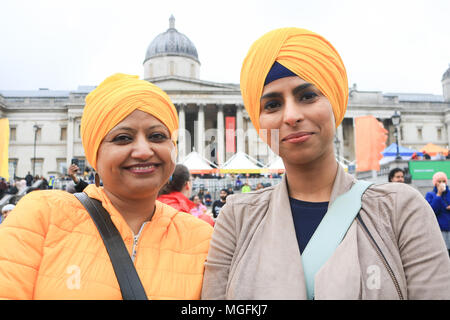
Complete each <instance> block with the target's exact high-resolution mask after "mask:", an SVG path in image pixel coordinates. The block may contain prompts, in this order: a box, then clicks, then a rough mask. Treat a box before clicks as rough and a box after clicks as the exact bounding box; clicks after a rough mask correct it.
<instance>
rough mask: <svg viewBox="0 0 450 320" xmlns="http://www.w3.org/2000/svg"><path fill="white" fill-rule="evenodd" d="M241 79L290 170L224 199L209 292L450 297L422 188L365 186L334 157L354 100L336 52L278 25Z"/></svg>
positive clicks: (227, 295) (253, 52)
mask: <svg viewBox="0 0 450 320" xmlns="http://www.w3.org/2000/svg"><path fill="white" fill-rule="evenodd" d="M240 85H241V92H242V97H243V100H244V105H245V108H246V109H247V111H248V114H249V116H250V119H251V121H252V123H253V125H254V127H255V128H256V130H257V131H258V133H259V135H260V136H261V138H262V139H263V140H264V141H265V142H266V143H267V144H268V145H269V146H270V148H271V149H272V150H273V151H274V152H275V153H277V154H278V155H279V156H280V157H281V158H282V159H283V162H284V166H285V168H286V174H285V175H284V177H283V179H282V182H281V183H279V184H278V185H276V186H274V187H270V188H264V189H261V190H258V191H255V192H251V193H246V194H241V195H234V196H230V197H228V198H227V204H226V205H225V206H224V207H223V208H222V210H221V213H220V215H219V218H218V220H217V221H216V224H215V228H214V233H213V237H212V240H211V246H210V250H209V253H208V257H207V262H206V264H205V277H204V282H203V291H202V298H203V299H450V261H449V259H448V254H447V251H446V247H445V244H444V241H443V239H442V236H441V234H440V232H439V227H438V224H437V222H436V218H435V216H434V214H433V211H432V210H431V208H430V206H429V205H428V204H427V202H426V201H425V199H424V198H423V197H422V195H421V194H420V193H419V192H417V191H416V190H415V189H413V188H411V187H410V186H408V185H406V184H400V183H399V184H394V183H390V184H382V185H374V184H370V183H367V182H364V181H358V180H356V179H355V178H354V177H353V176H351V175H350V174H348V173H346V172H345V171H344V169H343V168H342V167H341V166H340V165H339V164H338V163H337V161H336V159H335V155H334V149H333V140H334V135H335V132H336V128H337V126H339V124H340V123H341V122H342V119H343V118H344V114H345V111H346V108H347V101H348V84H347V75H346V71H345V67H344V64H343V62H342V59H341V58H340V56H339V54H338V52H337V51H336V50H335V48H334V47H333V46H332V45H331V44H330V43H329V42H328V41H327V40H326V39H324V38H323V37H322V36H320V35H318V34H316V33H314V32H311V31H308V30H305V29H299V28H283V29H277V30H273V31H271V32H269V33H267V34H265V35H264V36H262V37H261V38H260V39H258V40H257V41H256V42H255V43H254V44H253V45H252V46H251V48H250V50H249V52H248V54H247V57H246V58H245V60H244V63H243V66H242V70H241V83H240Z"/></svg>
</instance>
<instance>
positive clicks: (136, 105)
mask: <svg viewBox="0 0 450 320" xmlns="http://www.w3.org/2000/svg"><path fill="white" fill-rule="evenodd" d="M135 110H141V111H144V112H147V113H149V114H151V115H152V116H154V117H155V118H157V119H158V120H159V121H161V122H162V123H163V124H164V125H165V126H166V127H167V128H168V129H169V132H170V135H171V139H172V141H173V142H174V144H176V139H177V135H176V131H177V129H178V114H177V110H176V108H175V106H174V105H173V103H172V101H171V100H170V98H169V96H168V95H167V94H166V93H165V92H164V91H163V90H161V89H160V88H158V87H157V86H155V85H154V84H152V83H150V82H148V81H145V80H139V77H138V76H132V75H126V74H122V73H116V74H114V75H112V76H110V77H108V78H106V79H105V80H104V81H103V82H102V83H101V84H100V85H99V86H98V87H97V88H95V89H94V90H93V91H92V92H91V93H89V94H88V95H87V97H86V105H85V107H84V110H83V116H82V118H81V139H82V142H83V147H84V152H85V154H86V159H87V160H88V161H89V163H90V164H91V165H92V167H93V168H94V169H97V151H98V148H99V146H100V143H101V142H102V140H103V138H104V137H105V136H106V135H107V134H108V132H109V131H110V130H111V129H112V128H114V127H115V126H116V125H117V124H118V123H119V122H121V121H122V120H123V119H125V118H126V117H127V116H128V115H130V114H131V113H132V112H133V111H135Z"/></svg>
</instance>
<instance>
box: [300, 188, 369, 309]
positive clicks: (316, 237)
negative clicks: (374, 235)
mask: <svg viewBox="0 0 450 320" xmlns="http://www.w3.org/2000/svg"><path fill="white" fill-rule="evenodd" d="M372 184H373V182H368V181H357V182H356V183H355V184H354V185H353V186H352V188H351V189H350V190H349V191H348V192H346V193H344V194H343V195H340V196H339V197H338V198H336V200H335V201H334V202H333V203H332V205H331V206H330V208H329V209H328V211H327V213H326V214H325V216H324V217H323V219H322V221H321V222H320V224H319V226H318V227H317V229H316V231H315V232H314V234H313V235H312V237H311V239H310V240H309V242H308V244H307V246H306V248H305V250H303V253H302V263H303V270H304V273H305V282H306V294H307V297H308V300H312V299H314V277H315V275H316V273H317V271H318V270H319V269H320V268H321V267H322V265H324V264H325V262H326V261H327V260H328V259H329V258H330V257H331V255H332V254H333V252H334V251H335V250H336V248H337V247H338V246H339V244H340V243H341V241H342V239H343V238H344V236H345V234H346V233H347V230H348V228H350V225H351V224H352V222H353V220H354V219H355V217H356V215H357V214H358V212H359V210H361V197H362V195H363V193H364V192H365V191H366V189H367V188H368V187H369V186H370V185H372Z"/></svg>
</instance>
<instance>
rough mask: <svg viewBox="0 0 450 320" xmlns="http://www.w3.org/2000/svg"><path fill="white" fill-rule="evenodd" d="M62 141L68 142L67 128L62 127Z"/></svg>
mask: <svg viewBox="0 0 450 320" xmlns="http://www.w3.org/2000/svg"><path fill="white" fill-rule="evenodd" d="M59 140H60V141H66V140H67V127H61V134H60V136H59Z"/></svg>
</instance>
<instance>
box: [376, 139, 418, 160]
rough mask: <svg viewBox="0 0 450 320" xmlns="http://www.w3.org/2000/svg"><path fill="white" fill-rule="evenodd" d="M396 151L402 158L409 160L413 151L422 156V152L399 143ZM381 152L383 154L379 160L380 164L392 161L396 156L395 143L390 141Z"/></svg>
mask: <svg viewBox="0 0 450 320" xmlns="http://www.w3.org/2000/svg"><path fill="white" fill-rule="evenodd" d="M398 151H399V154H400V157H401V158H402V159H403V160H409V159H411V157H412V155H413V154H414V153H416V154H417V155H418V156H422V155H423V154H422V152H420V151H417V150H414V149H410V148H407V147H403V146H401V145H399V146H398ZM381 154H382V155H383V158H381V160H380V165H382V164H385V163H388V162H391V161H394V160H395V158H396V157H397V144H396V143H395V142H394V143H391V144H390V145H389V146H388V147H386V149H384V150H383V152H381Z"/></svg>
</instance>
